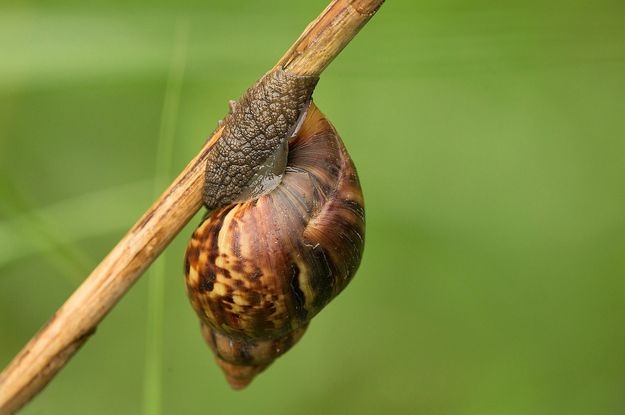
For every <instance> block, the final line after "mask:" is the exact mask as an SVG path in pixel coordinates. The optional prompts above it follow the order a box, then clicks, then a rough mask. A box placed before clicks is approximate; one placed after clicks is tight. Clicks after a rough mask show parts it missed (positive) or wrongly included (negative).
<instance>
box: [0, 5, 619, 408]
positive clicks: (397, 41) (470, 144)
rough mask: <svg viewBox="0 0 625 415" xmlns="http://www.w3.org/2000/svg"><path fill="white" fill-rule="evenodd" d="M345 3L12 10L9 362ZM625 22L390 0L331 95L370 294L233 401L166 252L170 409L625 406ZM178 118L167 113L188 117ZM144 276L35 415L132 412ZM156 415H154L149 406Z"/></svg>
mask: <svg viewBox="0 0 625 415" xmlns="http://www.w3.org/2000/svg"><path fill="white" fill-rule="evenodd" d="M323 7H325V1H310V2H298V3H294V2H288V1H285V0H283V1H270V2H252V1H241V2H232V1H218V2H206V1H190V0H189V1H175V2H174V1H172V0H169V1H165V0H161V1H159V2H141V1H122V0H115V1H111V0H107V1H91V2H84V1H80V2H79V1H73V0H72V1H70V0H64V1H61V0H58V1H43V0H40V1H12V0H9V1H7V0H5V1H3V2H2V4H1V5H0V366H4V365H5V364H6V363H8V362H9V361H10V359H11V358H12V356H13V355H14V354H15V353H17V351H18V350H19V349H20V348H21V346H22V345H23V344H24V343H25V342H26V341H27V340H28V339H29V338H30V337H31V336H32V335H33V334H34V333H35V331H36V330H37V329H38V328H39V327H40V326H41V325H42V324H43V323H44V322H45V321H46V320H47V319H48V318H49V317H50V316H51V315H52V314H53V313H54V311H55V310H56V309H57V308H58V307H59V306H60V305H61V304H62V302H63V301H64V299H65V298H66V297H67V296H68V295H69V294H70V293H71V292H72V291H73V290H74V289H75V288H76V287H77V285H78V284H79V283H80V281H81V280H82V279H83V278H84V277H85V275H86V274H87V273H88V271H89V270H90V269H91V268H92V267H93V266H94V265H95V264H97V263H98V261H99V260H100V259H101V258H102V257H103V256H104V255H105V254H106V253H107V252H108V250H109V249H110V248H111V247H112V246H113V245H114V244H115V243H116V241H117V240H118V239H119V238H120V237H121V235H123V233H124V232H125V230H126V229H128V228H129V227H130V226H131V225H132V224H133V223H134V221H135V220H136V219H137V218H138V217H139V216H140V214H141V213H142V212H143V211H144V210H145V209H146V208H147V207H148V206H149V205H150V204H151V200H152V199H153V187H154V185H153V182H154V181H155V180H157V177H156V176H157V174H156V171H157V168H156V166H155V164H156V163H157V162H156V158H157V156H156V152H157V137H158V135H159V129H160V128H161V119H162V116H163V113H162V108H163V100H164V99H165V98H164V97H165V91H166V88H167V80H168V73H169V68H170V65H171V61H172V54H173V51H174V46H175V42H176V40H175V39H176V35H175V32H176V22H177V21H180V19H183V20H184V21H186V22H187V23H188V26H189V37H188V45H186V46H188V47H187V55H186V56H187V57H186V64H185V66H186V70H185V73H184V78H183V83H182V88H181V92H180V107H179V110H178V111H177V114H174V115H175V116H176V124H175V137H176V142H175V147H174V149H173V150H172V151H171V152H170V154H169V155H168V156H169V157H170V160H171V165H172V168H171V170H172V171H171V172H170V173H171V174H170V176H169V178H168V180H170V179H171V178H173V177H174V175H175V172H177V171H180V170H181V169H182V168H183V167H184V166H185V165H186V163H187V162H188V160H190V158H191V157H192V156H193V155H194V154H195V152H196V151H197V150H198V149H199V147H200V145H201V144H202V142H203V140H204V138H205V137H207V136H208V135H209V134H210V132H211V131H212V130H213V128H214V126H215V125H216V122H217V120H218V119H219V118H221V117H222V116H223V114H224V113H225V112H226V110H227V106H226V102H227V100H228V99H231V98H236V97H238V96H239V95H240V94H241V93H242V92H243V91H244V90H245V89H246V88H247V87H248V86H249V85H250V84H251V83H252V82H253V81H254V80H255V79H256V78H257V77H258V76H259V75H260V74H262V73H263V72H264V71H265V70H267V69H269V68H270V67H271V66H272V65H273V64H274V62H275V61H276V60H277V59H278V58H279V57H280V56H281V55H282V53H283V52H284V50H285V49H286V48H287V47H288V46H289V45H290V43H291V42H292V41H293V40H294V39H295V38H296V37H297V36H298V35H299V33H300V32H301V30H302V29H303V28H304V27H305V25H306V24H307V23H308V22H309V21H310V20H311V19H312V18H313V17H315V16H316V15H317V14H318V13H319V11H320V10H321V9H322V8H323ZM624 21H625V3H623V2H622V1H620V0H619V1H601V0H599V1H594V2H589V1H587V2H583V1H552V2H539V1H523V2H522V1H510V2H504V3H500V2H492V1H477V2H463V1H451V0H449V1H440V0H439V1H433V0H430V1H413V0H389V1H388V2H387V4H386V5H385V6H384V7H383V8H382V9H381V11H380V12H379V14H378V15H377V16H376V17H375V18H374V19H373V20H372V21H371V22H370V23H369V24H368V25H367V27H365V29H364V30H363V31H362V32H361V34H359V36H358V37H357V38H356V39H355V40H354V41H353V42H352V44H350V45H349V46H348V48H347V49H346V50H345V51H344V52H343V54H342V55H341V56H340V57H339V58H337V59H336V61H335V62H334V63H333V64H332V65H331V66H330V67H329V68H328V70H327V71H326V73H325V74H324V76H323V78H322V80H321V82H320V84H319V86H318V88H317V91H316V93H315V99H316V102H317V103H318V105H319V106H320V107H321V108H322V110H323V111H324V112H325V113H326V114H328V116H329V118H330V119H331V120H332V121H333V122H334V124H335V126H336V127H337V129H338V130H339V132H341V134H342V136H343V139H344V141H345V142H346V144H347V146H348V148H349V149H350V151H351V153H352V156H353V158H354V160H355V162H356V163H357V166H358V169H359V173H360V176H361V181H362V184H363V187H364V190H365V192H366V197H367V215H368V216H367V220H368V223H367V226H368V228H367V231H368V233H367V247H366V252H365V257H364V260H363V263H362V265H361V268H360V271H359V273H358V275H357V278H356V279H355V280H354V282H353V284H352V285H351V286H350V287H349V288H348V289H347V290H346V291H345V293H344V294H342V295H341V296H340V297H339V298H338V299H337V300H336V301H335V302H334V303H332V304H331V305H330V306H328V307H327V309H326V310H325V311H324V312H323V313H321V314H320V315H319V316H318V317H317V318H315V320H314V322H313V324H312V325H311V327H310V329H309V331H308V333H307V334H306V335H305V336H304V338H303V339H302V341H301V343H300V344H298V345H297V346H296V347H295V348H294V349H293V350H292V351H291V352H289V353H288V354H287V355H285V356H284V357H282V358H280V359H279V360H278V361H277V362H276V363H275V364H274V365H273V366H272V367H271V368H270V369H269V370H267V371H266V372H265V373H264V374H262V375H261V376H260V377H259V378H258V379H256V380H255V382H254V383H253V384H252V385H251V387H250V388H249V389H247V390H246V391H244V392H233V391H230V390H229V388H228V386H227V385H226V382H225V381H224V380H223V379H222V375H221V373H220V372H219V369H218V368H217V366H216V365H215V364H214V362H213V360H212V356H211V353H210V351H209V350H208V348H207V347H206V346H205V344H204V343H203V341H202V339H201V336H200V334H199V328H198V323H197V320H196V317H195V315H194V313H193V312H192V310H191V308H190V306H189V305H188V303H187V300H186V296H185V290H184V285H183V278H182V265H181V263H182V255H183V251H184V247H185V244H186V240H187V238H188V236H189V235H190V233H191V232H192V229H193V227H194V226H196V225H197V223H198V222H199V216H198V218H196V219H194V220H192V222H191V223H190V224H189V226H188V227H187V228H186V229H185V230H184V231H183V232H182V234H181V235H180V237H179V238H177V239H176V240H175V241H174V243H173V244H172V245H171V246H170V248H169V249H168V250H167V251H166V254H165V257H166V259H165V264H164V265H163V266H164V267H165V271H166V278H165V282H164V284H165V286H164V290H165V298H164V306H163V307H162V310H161V312H162V316H163V317H162V324H163V326H162V332H163V336H164V339H163V348H162V355H161V358H162V368H163V372H162V382H163V383H162V396H161V402H162V412H163V413H165V414H173V413H180V414H204V413H216V414H225V413H233V414H249V413H271V414H290V413H298V414H320V413H324V414H339V413H359V414H379V413H401V414H409V413H426V414H481V415H483V414H507V415H511V414H554V413H566V414H587V413H601V414H622V413H623V412H625V393H624V392H623V391H624V390H625V354H624V353H623V350H625V330H623V327H624V325H625V25H624V24H623V22H624ZM170 115H171V114H170ZM149 278H150V274H148V275H146V276H145V277H144V278H143V279H142V280H141V281H140V282H139V283H138V284H137V285H136V286H135V287H134V288H133V289H132V290H131V292H130V293H129V294H128V295H127V296H126V297H124V298H123V300H122V301H121V302H120V304H119V305H118V306H117V307H116V308H115V309H114V310H113V311H112V312H111V314H110V315H109V316H108V317H107V318H106V319H105V321H104V322H103V323H102V324H101V325H100V327H99V328H98V332H97V333H96V335H95V336H94V337H93V338H92V339H91V340H90V341H89V342H88V343H87V344H86V346H85V347H84V348H83V349H82V350H81V351H80V352H79V353H78V354H77V355H76V357H75V358H74V359H73V360H72V361H71V363H70V364H69V365H68V366H67V367H66V368H65V369H64V370H63V371H62V372H61V373H60V374H59V375H58V377H57V378H56V379H55V380H54V381H53V382H52V383H51V384H50V385H49V386H48V387H47V388H46V389H45V391H44V392H43V393H42V394H41V395H40V396H38V397H37V398H36V399H35V400H34V401H33V402H32V403H30V404H29V405H28V406H27V407H26V408H25V410H24V411H23V413H24V414H83V413H90V414H91V415H96V414H111V413H119V414H136V413H141V411H142V407H143V398H142V394H143V390H144V386H145V385H146V382H149V380H146V379H145V378H144V373H145V368H144V366H145V358H144V355H145V354H146V332H147V329H146V326H147V321H148V315H147V308H148V307H147V303H148V301H147V292H148V290H147V288H148V281H147V280H148V279H149ZM145 412H147V411H145Z"/></svg>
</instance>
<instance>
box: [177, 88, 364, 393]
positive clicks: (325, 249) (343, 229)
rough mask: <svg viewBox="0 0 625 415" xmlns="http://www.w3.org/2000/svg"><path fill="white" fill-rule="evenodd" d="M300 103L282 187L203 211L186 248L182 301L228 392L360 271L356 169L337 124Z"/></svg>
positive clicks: (297, 334) (293, 338)
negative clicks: (192, 314) (193, 313)
mask: <svg viewBox="0 0 625 415" xmlns="http://www.w3.org/2000/svg"><path fill="white" fill-rule="evenodd" d="M239 105H240V104H239ZM306 105H307V108H303V109H302V115H301V120H299V124H300V125H299V127H298V128H297V130H296V134H295V136H294V137H293V138H291V139H289V140H286V143H287V145H286V146H283V148H284V151H287V154H286V155H284V158H285V159H286V165H285V167H284V168H283V171H282V172H278V174H279V175H280V180H279V182H278V183H277V184H276V185H275V186H274V187H273V188H271V190H270V191H266V189H263V190H261V191H258V190H253V191H252V193H251V194H254V196H252V197H250V198H249V200H244V201H233V202H227V203H225V204H223V205H221V206H219V207H217V208H215V209H214V210H212V211H210V212H208V213H207V214H206V216H205V217H204V220H203V222H202V223H201V224H200V226H199V227H198V228H197V229H196V230H195V232H194V234H193V236H192V238H191V241H190V242H189V245H188V248H187V252H186V259H185V274H186V284H187V292H188V296H189V299H190V301H191V304H192V306H193V308H194V309H195V311H196V313H197V315H198V316H199V318H200V321H201V326H202V334H203V336H204V338H205V340H206V341H207V343H208V344H209V346H210V347H211V349H212V350H213V352H214V353H215V356H216V359H217V362H218V364H219V365H220V366H221V368H222V370H223V371H224V374H225V375H226V379H227V380H228V382H229V383H230V385H231V386H232V387H233V388H235V389H239V388H242V387H245V386H246V385H247V384H248V383H249V382H250V381H251V380H252V378H253V377H254V376H255V375H256V374H258V373H259V372H261V371H262V370H263V369H265V368H266V367H267V366H268V365H269V364H271V363H272V362H273V361H274V360H275V359H276V358H277V357H278V356H280V355H281V354H283V353H284V352H286V351H287V350H289V349H290V348H291V347H292V346H293V345H294V344H295V343H296V342H297V341H298V340H299V339H300V338H301V337H302V335H303V334H304V331H305V330H306V327H307V326H308V323H309V321H310V320H311V318H312V317H314V316H315V315H316V314H317V313H318V312H319V311H320V310H321V309H322V308H323V307H324V306H325V305H326V304H328V302H329V301H330V300H331V299H332V298H334V297H335V296H336V295H337V294H338V293H340V292H341V291H342V290H343V289H344V288H345V286H346V285H347V284H348V283H349V281H350V280H351V279H352V277H353V276H354V273H355V272H356V269H357V268H358V265H359V264H360V259H361V256H362V252H363V248H364V230H365V217H364V204H363V197H362V191H361V188H360V184H359V181H358V176H357V174H356V170H355V168H354V165H353V163H352V161H351V159H350V157H349V155H348V154H347V151H346V149H345V147H344V145H343V143H342V141H341V139H340V137H339V135H338V134H337V132H336V130H335V129H334V127H333V126H332V125H331V124H330V123H329V122H328V120H327V119H326V118H325V116H324V115H323V114H322V113H321V112H320V111H319V110H318V109H317V107H316V106H315V105H314V104H312V102H311V101H310V100H309V99H307V100H306ZM291 118H292V119H293V118H297V117H291ZM291 122H296V120H295V121H291ZM287 135H288V134H287ZM279 145H281V146H282V144H279ZM271 157H273V159H274V160H275V159H277V158H280V157H282V155H279V156H278V157H277V158H276V157H274V156H273V155H272V156H271ZM260 174H261V175H262V174H265V172H261V173H260ZM251 181H252V182H258V180H257V179H256V178H252V179H251ZM255 193H259V195H257V196H256V195H255ZM233 199H234V200H237V199H238V197H237V196H235V197H234V198H233Z"/></svg>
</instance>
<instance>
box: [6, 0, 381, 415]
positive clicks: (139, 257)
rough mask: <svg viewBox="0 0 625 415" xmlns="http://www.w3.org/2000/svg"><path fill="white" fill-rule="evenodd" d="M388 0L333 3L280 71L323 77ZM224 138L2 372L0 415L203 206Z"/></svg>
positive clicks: (56, 363)
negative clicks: (209, 171) (207, 176)
mask: <svg viewBox="0 0 625 415" xmlns="http://www.w3.org/2000/svg"><path fill="white" fill-rule="evenodd" d="M383 2H384V0H351V1H350V0H335V1H333V2H332V3H330V5H329V6H328V7H327V8H326V9H325V10H324V11H323V12H322V13H321V15H320V16H319V17H318V18H317V19H315V20H314V21H313V22H312V23H311V24H310V25H308V27H307V28H306V30H305V31H304V33H303V34H302V35H301V36H300V38H299V39H298V40H297V41H296V42H295V43H294V44H293V46H292V47H291V48H290V49H289V50H288V51H287V53H286V54H285V55H284V57H282V59H280V61H279V62H278V63H277V65H276V66H281V67H283V68H284V69H285V70H286V71H288V72H292V73H295V74H300V75H317V76H318V75H319V74H321V72H322V71H323V70H324V69H325V68H326V67H327V65H328V64H329V63H330V62H331V61H332V59H334V57H336V55H338V54H339V53H340V51H341V50H342V49H343V48H344V47H345V45H347V43H349V41H350V40H351V39H352V38H353V37H354V36H355V35H356V33H358V31H359V30H360V28H361V27H362V26H363V25H364V24H365V23H366V22H367V21H368V20H369V19H370V18H371V17H372V16H373V14H374V13H375V11H376V10H377V9H378V8H379V7H380V6H381V5H382V3H383ZM220 136H221V129H220V130H218V131H216V132H215V133H214V134H213V136H212V137H211V138H210V139H209V140H208V142H207V143H206V144H205V145H204V147H203V148H202V150H201V151H200V152H199V154H198V155H197V156H196V157H195V158H194V159H193V160H192V161H191V162H190V163H189V165H188V166H187V167H186V168H185V169H184V171H183V172H182V173H181V174H180V175H179V176H178V177H177V178H176V180H174V182H173V183H172V184H171V185H170V186H169V187H168V188H167V190H165V192H164V193H163V194H162V195H161V197H160V198H159V199H158V200H157V201H156V202H155V203H154V204H153V205H152V207H150V209H148V211H147V212H146V213H145V214H144V215H143V216H142V217H141V219H139V221H138V222H137V223H136V224H135V225H134V226H133V227H132V228H131V229H130V231H129V232H128V233H127V234H126V235H125V236H124V237H123V238H122V239H121V241H119V243H118V244H117V245H116V246H115V248H113V250H112V251H111V252H110V253H109V254H108V255H107V256H106V257H105V258H104V260H103V261H102V262H101V263H100V264H99V265H98V266H97V267H96V268H95V269H94V270H93V272H91V274H90V275H89V276H88V277H87V279H86V280H85V281H84V282H83V284H82V285H81V286H80V287H78V289H77V290H76V291H75V292H74V293H73V294H72V295H71V296H70V297H69V299H68V300H67V301H66V302H65V303H64V304H63V305H62V306H61V308H60V309H59V310H58V311H57V312H56V313H55V314H54V315H53V316H52V318H51V319H50V320H49V321H48V323H47V324H46V325H45V326H44V327H42V328H41V329H40V330H39V332H38V333H37V334H36V335H35V336H34V337H33V338H32V339H31V340H30V341H29V342H28V343H27V344H26V345H25V346H24V348H23V349H22V350H21V351H20V352H19V353H18V355H17V356H16V357H15V358H14V359H13V360H12V361H11V362H10V363H9V365H8V366H7V367H6V368H5V369H4V371H3V372H2V373H0V415H4V414H11V413H14V412H15V411H17V410H18V409H20V408H21V407H22V406H23V405H24V404H26V403H27V402H28V401H29V400H30V399H32V398H33V397H34V396H35V395H36V394H37V393H39V392H40V391H41V389H43V387H44V386H45V385H47V384H48V382H50V380H52V379H53V377H54V376H55V375H56V373H57V372H58V371H59V370H60V369H61V368H62V367H63V366H65V364H66V363H67V362H68V361H69V360H70V358H71V357H72V356H73V355H74V353H75V352H76V351H77V350H78V349H79V348H80V346H82V345H83V344H84V343H85V341H86V340H87V339H88V338H89V336H91V334H93V333H94V332H95V329H96V326H97V325H98V323H99V322H100V321H102V319H103V318H104V317H105V316H106V315H107V313H108V312H109V311H110V310H111V309H112V308H113V307H114V306H115V304H117V302H118V301H119V300H120V298H121V297H122V296H123V295H124V294H125V293H126V292H127V291H128V290H129V289H130V287H131V286H132V285H133V284H134V283H135V282H136V281H137V280H138V278H139V277H140V276H141V274H142V273H143V272H144V271H145V270H146V269H147V268H148V267H149V266H150V264H152V262H154V260H155V259H156V258H157V257H158V255H159V254H160V253H161V252H162V251H163V250H164V249H165V247H166V246H167V245H168V244H169V243H170V242H171V240H172V239H173V238H174V237H175V236H176V234H178V232H180V230H181V229H182V228H183V227H184V226H185V225H186V224H187V222H188V221H189V220H190V219H191V218H192V217H193V215H194V214H195V213H196V212H197V211H198V210H199V209H200V208H201V206H202V187H203V181H204V180H203V179H204V177H203V173H204V168H205V165H206V156H207V153H208V152H209V150H210V148H211V147H212V146H213V144H214V143H215V142H216V141H217V140H218V139H219V137H220Z"/></svg>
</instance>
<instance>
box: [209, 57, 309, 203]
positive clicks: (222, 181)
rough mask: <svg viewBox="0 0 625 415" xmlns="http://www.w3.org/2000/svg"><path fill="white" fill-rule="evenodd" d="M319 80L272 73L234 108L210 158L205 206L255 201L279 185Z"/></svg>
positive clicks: (233, 106) (281, 71)
mask: <svg viewBox="0 0 625 415" xmlns="http://www.w3.org/2000/svg"><path fill="white" fill-rule="evenodd" d="M318 80H319V78H317V77H310V76H296V75H292V74H289V73H287V72H284V71H283V70H282V69H276V70H273V71H272V72H269V73H267V74H266V75H265V76H263V77H262V78H261V79H260V80H259V81H258V82H257V83H256V84H255V85H254V86H252V87H251V88H250V89H249V90H248V91H247V92H246V93H245V95H243V97H241V99H240V100H239V102H238V103H235V104H233V105H232V107H231V112H230V114H229V115H228V117H227V118H226V119H225V120H224V124H225V126H224V130H223V133H222V135H221V138H220V139H219V140H218V141H217V143H216V144H215V145H214V146H213V148H212V149H211V151H210V153H209V154H208V162H207V164H206V174H205V184H204V204H205V205H206V207H207V208H209V209H214V208H217V207H219V206H223V205H226V204H229V203H232V202H240V201H244V200H250V199H253V198H255V197H258V196H260V195H262V194H264V193H266V192H269V191H271V190H272V189H273V188H274V187H275V186H277V185H278V184H279V183H280V180H281V179H282V176H283V174H284V171H285V169H286V161H287V149H288V139H289V138H291V137H293V136H294V135H295V134H296V133H297V130H298V128H299V125H300V124H301V121H302V119H303V116H304V115H305V110H306V108H308V104H309V103H310V99H311V96H312V93H313V90H314V89H315V85H317V81H318Z"/></svg>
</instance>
